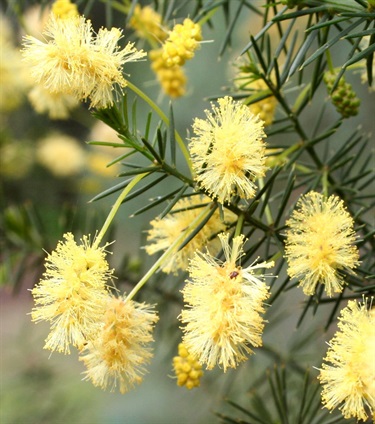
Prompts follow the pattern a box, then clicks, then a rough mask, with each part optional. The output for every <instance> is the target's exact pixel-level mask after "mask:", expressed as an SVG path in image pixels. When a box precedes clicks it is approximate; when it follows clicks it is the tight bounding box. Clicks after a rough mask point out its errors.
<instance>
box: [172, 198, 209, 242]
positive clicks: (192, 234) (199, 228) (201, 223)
mask: <svg viewBox="0 0 375 424" xmlns="http://www.w3.org/2000/svg"><path fill="white" fill-rule="evenodd" d="M216 208H217V204H216V203H213V204H212V208H211V210H210V211H209V213H208V214H207V215H206V216H205V218H204V219H203V220H202V221H201V222H200V223H199V225H198V226H197V228H195V229H194V231H193V232H192V233H191V234H189V236H188V237H186V239H185V240H184V241H183V242H182V243H181V244H180V245H179V246H178V250H181V249H183V248H184V247H185V246H186V245H187V244H189V243H190V241H191V240H193V238H194V237H195V236H196V235H197V234H198V233H199V231H200V230H201V229H202V228H203V227H204V226H205V225H206V224H207V222H208V221H209V220H210V219H211V217H212V215H213V214H214V212H215V210H216Z"/></svg>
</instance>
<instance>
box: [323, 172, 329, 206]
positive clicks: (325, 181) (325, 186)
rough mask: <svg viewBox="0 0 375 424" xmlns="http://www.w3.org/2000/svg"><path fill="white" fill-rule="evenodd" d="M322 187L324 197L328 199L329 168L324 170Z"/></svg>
mask: <svg viewBox="0 0 375 424" xmlns="http://www.w3.org/2000/svg"><path fill="white" fill-rule="evenodd" d="M322 186H323V194H324V197H325V198H326V199H328V170H327V168H324V169H323V175H322Z"/></svg>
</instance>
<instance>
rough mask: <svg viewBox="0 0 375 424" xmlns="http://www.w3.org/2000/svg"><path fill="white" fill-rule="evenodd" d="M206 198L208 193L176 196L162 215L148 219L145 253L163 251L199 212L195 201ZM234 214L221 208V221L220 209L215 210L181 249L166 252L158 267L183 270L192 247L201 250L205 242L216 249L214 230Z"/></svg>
mask: <svg viewBox="0 0 375 424" xmlns="http://www.w3.org/2000/svg"><path fill="white" fill-rule="evenodd" d="M207 202H210V199H209V198H208V197H205V196H204V197H203V196H191V197H186V198H183V199H181V200H179V201H178V202H177V203H176V205H175V207H174V208H173V209H172V211H171V212H170V213H169V214H168V215H167V216H166V217H164V218H163V219H160V218H156V219H154V220H153V221H151V223H150V224H151V227H152V228H151V229H150V230H149V231H148V236H147V241H148V244H147V246H146V247H145V249H146V252H147V253H148V254H149V255H153V254H154V253H156V252H160V251H165V250H167V249H168V247H170V246H171V244H172V243H173V242H174V241H175V240H176V238H177V237H178V236H179V235H180V234H181V233H182V232H183V231H184V229H185V228H186V227H188V226H189V225H190V224H191V222H192V221H194V219H196V218H197V216H198V215H199V214H200V213H201V210H202V209H201V208H200V207H199V205H202V204H203V205H205V204H206V203H207ZM235 218H236V216H235V215H234V214H233V213H232V212H230V211H227V210H226V211H225V215H224V219H225V221H224V222H223V221H222V220H221V218H220V212H219V211H218V210H216V211H215V212H214V214H213V215H212V217H211V218H210V219H209V221H208V222H207V223H206V224H205V225H204V227H203V228H202V229H201V230H200V231H199V233H198V234H197V235H196V236H195V237H194V238H193V239H192V240H191V241H190V242H189V243H188V244H187V245H186V246H185V247H184V248H183V249H181V250H179V251H177V248H178V246H177V248H176V252H175V253H174V254H173V255H171V256H170V258H169V259H167V261H166V262H165V263H164V264H163V265H162V268H161V269H162V270H163V271H164V272H166V273H170V272H177V271H178V270H180V269H182V270H186V268H187V267H188V263H189V259H191V258H192V257H193V256H194V253H195V251H196V250H202V249H203V248H204V247H205V246H207V247H208V248H209V249H210V250H211V251H212V252H214V254H217V253H219V251H220V247H221V245H220V241H219V239H218V238H217V237H215V236H216V235H217V234H218V233H220V232H222V231H224V230H226V229H227V227H228V223H230V222H234V221H235Z"/></svg>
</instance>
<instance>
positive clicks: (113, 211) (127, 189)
mask: <svg viewBox="0 0 375 424" xmlns="http://www.w3.org/2000/svg"><path fill="white" fill-rule="evenodd" d="M147 174H148V172H146V173H144V174H140V175H137V176H136V177H135V178H134V179H133V180H132V181H131V182H130V183H129V184H128V185H127V186H126V187H125V188H124V190H123V191H122V193H121V194H120V196H119V197H118V198H117V200H116V202H115V204H114V205H113V206H112V209H111V211H110V212H109V214H108V216H107V219H106V220H105V222H104V224H103V227H102V229H101V230H100V231H99V234H98V235H97V236H96V237H95V240H94V243H93V245H92V247H93V248H94V249H95V248H97V247H98V246H99V244H100V242H101V241H102V239H103V237H104V235H105V233H106V232H107V230H108V227H109V226H110V225H111V222H112V221H113V218H114V217H115V216H116V213H117V211H118V209H119V207H120V206H121V203H122V202H123V201H124V199H125V197H126V196H127V195H128V193H129V192H130V191H131V190H132V188H133V187H135V186H136V185H137V184H138V183H139V181H141V179H142V178H144V177H145V176H146V175H147Z"/></svg>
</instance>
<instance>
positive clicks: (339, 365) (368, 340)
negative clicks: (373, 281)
mask: <svg viewBox="0 0 375 424" xmlns="http://www.w3.org/2000/svg"><path fill="white" fill-rule="evenodd" d="M367 306H368V301H367V300H366V301H364V302H363V304H359V303H357V302H356V301H354V300H350V301H349V302H348V305H347V307H346V308H344V309H343V310H342V311H341V314H340V318H339V324H338V327H339V330H338V331H337V332H336V334H335V335H334V337H333V339H332V340H331V341H330V342H329V349H328V352H327V355H326V357H325V358H324V361H325V362H324V363H323V364H322V369H321V370H320V375H319V380H320V382H321V384H322V385H323V391H322V401H323V404H324V406H325V407H326V408H328V409H330V410H332V409H335V408H337V407H339V409H340V410H341V412H342V414H343V416H344V418H346V419H348V418H351V417H354V418H357V419H358V420H363V421H366V419H367V418H368V413H370V415H372V418H374V416H375V361H374V352H375V310H368V309H367Z"/></svg>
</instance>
